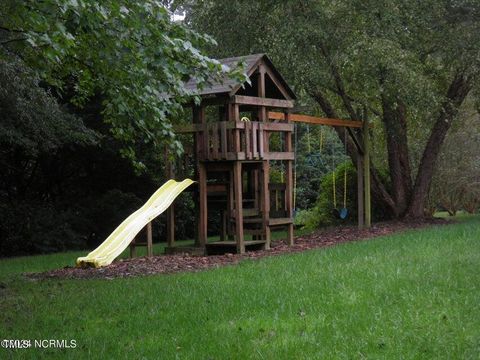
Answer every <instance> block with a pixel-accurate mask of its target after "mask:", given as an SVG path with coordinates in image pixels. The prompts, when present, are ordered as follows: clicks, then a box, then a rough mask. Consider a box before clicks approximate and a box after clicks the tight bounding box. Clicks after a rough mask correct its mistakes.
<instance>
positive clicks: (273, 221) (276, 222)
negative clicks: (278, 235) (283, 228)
mask: <svg viewBox="0 0 480 360" xmlns="http://www.w3.org/2000/svg"><path fill="white" fill-rule="evenodd" d="M292 223H293V218H290V217H286V218H270V221H269V224H270V226H279V225H288V224H292Z"/></svg>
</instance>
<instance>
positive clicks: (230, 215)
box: [132, 54, 370, 254]
mask: <svg viewBox="0 0 480 360" xmlns="http://www.w3.org/2000/svg"><path fill="white" fill-rule="evenodd" d="M239 61H243V62H244V63H245V64H246V73H247V75H248V77H249V78H250V82H251V84H248V83H244V84H241V83H235V82H234V81H232V80H229V79H227V80H225V81H224V82H222V83H213V84H211V85H210V86H208V87H206V88H203V89H197V85H196V83H195V81H190V82H189V83H188V84H187V87H188V88H190V90H192V91H193V92H196V93H197V94H198V95H199V96H200V97H201V103H200V104H193V103H192V104H190V108H191V114H192V123H190V124H187V125H182V126H178V127H177V128H176V132H177V134H179V135H181V136H186V135H189V136H191V142H190V144H192V146H191V147H190V149H189V151H187V153H190V155H191V157H192V158H193V162H194V168H195V171H194V172H195V174H194V177H195V178H194V180H195V181H196V183H197V184H196V187H192V189H193V191H194V196H193V198H194V199H195V201H196V214H197V215H196V217H197V236H196V242H195V248H193V249H189V250H188V251H190V252H197V253H207V254H213V253H217V252H225V251H229V252H235V251H236V252H238V253H244V252H245V251H246V250H247V249H258V248H264V249H269V247H270V243H271V230H272V229H274V228H279V227H283V228H286V230H287V241H288V244H293V241H294V240H293V217H294V188H295V184H294V181H295V175H294V166H293V165H294V160H295V153H294V148H293V143H292V134H293V132H294V122H305V123H309V124H321V125H330V126H339V127H345V128H348V130H349V131H348V133H349V134H350V136H351V137H352V139H353V140H354V143H355V145H356V146H357V147H358V150H359V154H360V155H359V157H358V160H357V161H358V164H357V168H358V169H359V171H358V172H357V173H358V181H357V183H358V215H359V218H358V222H359V226H365V225H366V226H369V225H370V191H369V189H370V186H369V182H370V176H369V157H368V132H364V134H363V136H360V137H358V136H357V135H356V134H358V135H360V132H361V131H362V127H363V128H364V129H365V128H366V124H365V123H364V122H361V121H351V120H350V121H347V120H341V119H325V118H319V117H314V116H308V115H300V114H293V113H291V110H292V108H293V107H294V101H295V98H296V97H295V94H294V93H293V91H292V90H291V89H290V87H289V86H288V84H287V83H286V82H285V80H284V79H283V77H282V76H281V75H280V73H279V72H278V71H277V70H276V69H275V67H274V66H273V64H272V62H271V61H270V60H269V58H268V57H267V56H266V55H264V54H257V55H250V56H245V57H237V58H228V59H222V60H220V62H221V63H223V64H225V65H227V66H229V65H230V66H232V65H235V64H236V63H238V62H239ZM359 138H361V139H362V140H361V141H359V140H358V139H359ZM186 148H187V146H186ZM273 162H275V163H276V164H280V166H281V168H282V169H283V171H282V179H280V181H275V182H274V181H272V180H271V176H270V169H271V164H272V163H273ZM168 173H169V174H168V175H169V178H172V177H175V176H177V177H180V175H181V174H179V173H176V172H175V169H174V167H173V166H168ZM213 214H215V215H219V216H221V221H220V222H221V229H220V231H219V232H220V234H219V235H220V241H215V242H207V235H208V233H209V217H210V216H211V215H213ZM174 228H175V215H174V207H173V205H172V206H171V207H170V208H169V210H167V241H168V247H167V249H166V251H167V252H169V253H172V252H177V251H181V252H184V251H186V250H185V249H184V248H182V247H180V246H178V247H177V246H175V242H174ZM148 229H150V230H148ZM147 230H148V233H149V236H148V239H147V244H148V243H150V244H151V228H150V227H149V228H147ZM247 237H248V239H247ZM134 248H135V243H132V251H134ZM149 248H151V245H150V247H149Z"/></svg>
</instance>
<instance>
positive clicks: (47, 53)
mask: <svg viewBox="0 0 480 360" xmlns="http://www.w3.org/2000/svg"><path fill="white" fill-rule="evenodd" d="M0 19H1V20H0V57H1V59H7V58H8V57H10V56H11V55H12V53H15V54H18V55H19V56H21V58H23V59H24V61H25V63H26V64H27V65H28V66H30V67H31V68H32V69H34V70H35V71H36V72H37V74H38V75H39V76H40V77H41V78H42V79H44V80H45V81H46V82H47V83H48V84H49V85H50V86H53V87H54V88H56V89H58V90H59V94H61V95H62V96H64V97H65V98H68V99H69V100H70V101H71V102H72V103H73V104H75V105H77V106H81V105H83V104H84V103H85V102H86V101H87V100H88V99H89V98H90V97H92V96H93V95H100V96H101V97H102V99H103V116H104V120H105V121H106V122H107V123H109V124H110V125H111V130H112V133H113V135H114V136H115V137H116V138H117V139H120V140H122V141H123V142H124V143H125V144H126V147H125V148H124V149H123V154H124V155H125V156H127V157H129V158H130V159H132V160H135V159H136V151H135V149H136V147H138V146H139V145H140V144H145V143H147V144H151V145H153V146H154V150H156V151H160V149H161V147H160V145H161V144H162V143H163V142H164V141H167V142H169V143H170V146H171V149H172V150H174V151H176V152H180V151H181V144H180V143H179V142H177V141H174V140H173V139H174V133H173V129H172V124H171V121H172V119H175V118H176V117H178V116H179V114H180V113H181V110H182V106H181V105H182V104H183V103H185V102H187V101H190V100H191V95H192V94H191V93H189V92H188V91H187V89H185V86H184V85H185V82H186V81H188V80H189V79H190V78H195V79H196V80H197V83H199V84H200V86H204V85H205V84H206V83H208V81H211V80H212V79H215V78H223V77H224V76H233V77H237V78H238V79H239V80H242V81H243V80H244V77H243V73H242V71H241V67H237V68H236V69H229V68H227V67H225V66H223V65H222V64H220V63H219V62H218V61H216V60H213V59H211V58H209V57H207V56H205V55H204V54H202V52H201V51H200V50H198V49H201V48H204V47H205V46H207V45H208V46H213V45H215V41H214V40H213V39H212V38H211V37H209V36H206V35H201V34H198V33H197V32H195V31H192V30H189V29H188V28H187V27H185V26H184V25H183V24H181V23H176V22H173V21H172V20H171V13H169V11H168V10H167V9H165V7H163V6H162V4H161V2H159V1H155V0H144V1H136V0H105V1H102V2H97V1H90V0H44V1H36V0H23V1H17V0H6V1H2V2H1V4H0ZM136 165H137V166H138V167H139V168H142V167H144V164H142V163H141V162H138V161H137V162H136Z"/></svg>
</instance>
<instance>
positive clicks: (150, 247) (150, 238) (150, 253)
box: [147, 221, 153, 257]
mask: <svg viewBox="0 0 480 360" xmlns="http://www.w3.org/2000/svg"><path fill="white" fill-rule="evenodd" d="M147 256H148V257H152V256H153V236H152V222H151V221H150V222H149V223H148V224H147Z"/></svg>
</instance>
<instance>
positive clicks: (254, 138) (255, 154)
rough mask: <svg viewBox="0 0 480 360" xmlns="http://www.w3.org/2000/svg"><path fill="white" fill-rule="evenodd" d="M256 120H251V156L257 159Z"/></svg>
mask: <svg viewBox="0 0 480 360" xmlns="http://www.w3.org/2000/svg"><path fill="white" fill-rule="evenodd" d="M257 134H258V122H257V121H254V122H252V157H253V158H255V159H257V158H258V139H257Z"/></svg>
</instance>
